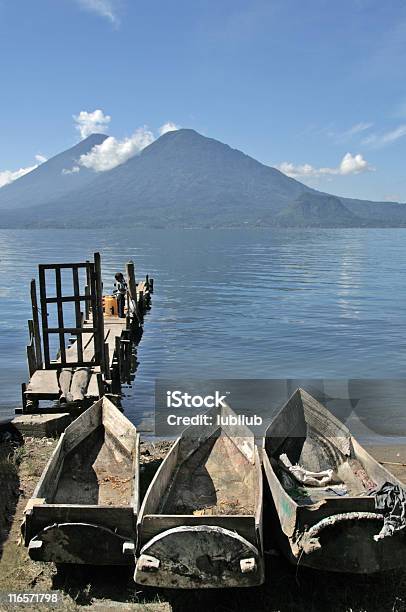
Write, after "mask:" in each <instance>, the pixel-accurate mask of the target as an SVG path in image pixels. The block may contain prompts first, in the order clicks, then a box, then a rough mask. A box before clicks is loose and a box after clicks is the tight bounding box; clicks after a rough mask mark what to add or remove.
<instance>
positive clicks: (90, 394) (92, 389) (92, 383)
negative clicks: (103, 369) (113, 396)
mask: <svg viewBox="0 0 406 612" xmlns="http://www.w3.org/2000/svg"><path fill="white" fill-rule="evenodd" d="M99 373H100V372H93V373H92V375H91V377H90V380H89V384H88V386H87V390H86V397H87V398H89V399H96V398H99V397H100V396H99V383H98V382H97V375H98V374H99Z"/></svg>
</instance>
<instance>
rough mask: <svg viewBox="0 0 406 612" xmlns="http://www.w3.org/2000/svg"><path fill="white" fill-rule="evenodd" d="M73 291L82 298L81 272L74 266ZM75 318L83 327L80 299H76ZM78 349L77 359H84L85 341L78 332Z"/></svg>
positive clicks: (77, 325)
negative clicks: (83, 341)
mask: <svg viewBox="0 0 406 612" xmlns="http://www.w3.org/2000/svg"><path fill="white" fill-rule="evenodd" d="M72 274H73V292H74V294H75V297H76V298H80V287H79V272H78V269H77V268H73V271H72ZM75 320H76V327H82V313H81V311H80V301H78V299H76V301H75ZM76 349H77V361H78V362H81V361H83V343H82V336H81V334H78V336H77V339H76Z"/></svg>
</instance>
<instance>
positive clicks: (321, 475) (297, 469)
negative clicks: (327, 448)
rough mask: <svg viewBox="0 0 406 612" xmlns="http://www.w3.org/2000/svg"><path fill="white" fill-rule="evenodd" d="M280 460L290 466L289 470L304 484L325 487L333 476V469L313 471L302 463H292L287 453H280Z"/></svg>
mask: <svg viewBox="0 0 406 612" xmlns="http://www.w3.org/2000/svg"><path fill="white" fill-rule="evenodd" d="M279 460H280V461H281V462H282V463H283V465H284V466H285V467H286V468H288V470H289V472H290V473H291V474H292V476H294V477H295V478H296V480H297V481H298V482H300V483H302V484H305V485H309V486H310V487H325V486H326V485H328V484H329V483H330V482H331V481H332V478H333V470H323V471H322V472H311V471H310V470H306V469H305V468H304V467H302V466H301V465H292V462H291V461H290V459H289V457H288V456H287V454H286V453H283V454H282V455H280V457H279Z"/></svg>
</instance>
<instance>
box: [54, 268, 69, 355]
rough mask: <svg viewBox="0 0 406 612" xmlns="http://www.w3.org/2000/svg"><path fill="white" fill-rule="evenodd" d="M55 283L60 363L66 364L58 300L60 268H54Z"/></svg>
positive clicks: (60, 306)
mask: <svg viewBox="0 0 406 612" xmlns="http://www.w3.org/2000/svg"><path fill="white" fill-rule="evenodd" d="M55 283H56V297H57V302H56V306H57V311H58V327H59V329H60V330H61V331H60V332H59V348H60V352H61V363H62V364H63V365H65V364H66V348H65V334H64V331H65V330H64V327H65V326H64V323H63V305H62V302H61V301H60V298H61V297H62V280H61V270H60V268H55Z"/></svg>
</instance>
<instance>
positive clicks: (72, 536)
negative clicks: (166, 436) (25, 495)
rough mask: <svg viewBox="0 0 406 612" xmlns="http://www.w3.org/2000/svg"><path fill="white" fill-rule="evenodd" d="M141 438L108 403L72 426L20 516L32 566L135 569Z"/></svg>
mask: <svg viewBox="0 0 406 612" xmlns="http://www.w3.org/2000/svg"><path fill="white" fill-rule="evenodd" d="M138 476H139V435H138V434H137V431H136V428H135V427H134V425H132V424H131V423H130V421H128V419H126V418H125V416H124V415H123V414H122V413H121V412H120V411H119V410H118V409H117V408H116V407H115V406H114V404H113V403H112V402H111V401H110V400H108V399H107V398H102V399H100V400H98V401H97V402H96V403H95V404H93V405H92V406H91V407H90V408H89V409H88V410H86V411H85V412H83V413H82V414H81V415H80V416H79V417H78V418H77V419H76V420H75V421H73V422H72V423H71V424H70V425H69V426H68V427H67V428H66V430H65V432H64V433H63V434H62V435H61V437H60V439H59V441H58V444H57V446H56V448H55V450H54V452H53V454H52V456H51V458H50V460H49V462H48V464H47V466H46V467H45V470H44V472H43V474H42V476H41V478H40V480H39V482H38V485H37V487H36V489H35V491H34V494H33V497H32V498H31V499H30V500H29V502H28V504H27V507H26V509H25V519H24V523H23V527H22V529H23V534H24V538H25V544H26V546H28V551H29V555H30V557H31V558H32V559H34V560H36V561H53V562H55V563H87V564H92V565H93V564H94V565H126V564H131V563H133V562H134V549H135V542H134V533H135V530H136V520H137V512H138V508H139V485H138Z"/></svg>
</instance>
